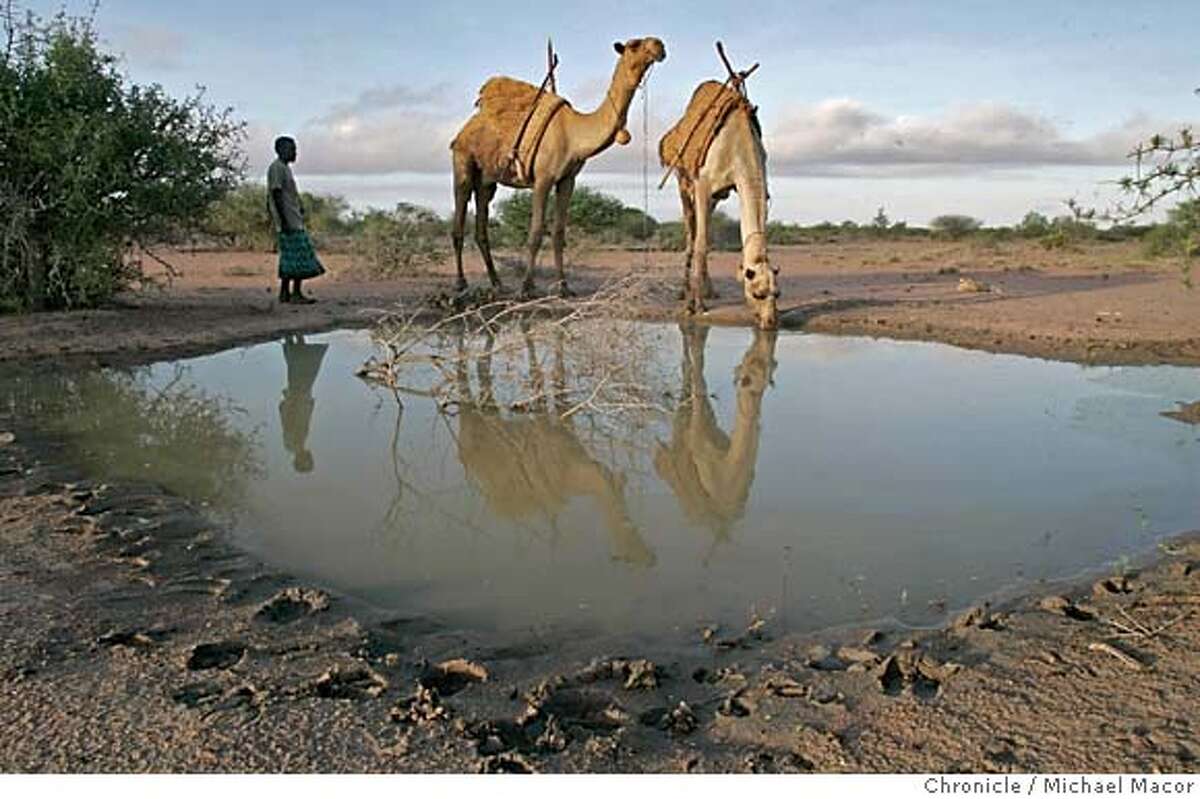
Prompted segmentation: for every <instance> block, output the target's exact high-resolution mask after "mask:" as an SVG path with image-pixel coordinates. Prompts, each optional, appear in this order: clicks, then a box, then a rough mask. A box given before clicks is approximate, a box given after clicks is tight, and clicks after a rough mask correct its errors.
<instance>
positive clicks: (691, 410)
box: [654, 325, 776, 540]
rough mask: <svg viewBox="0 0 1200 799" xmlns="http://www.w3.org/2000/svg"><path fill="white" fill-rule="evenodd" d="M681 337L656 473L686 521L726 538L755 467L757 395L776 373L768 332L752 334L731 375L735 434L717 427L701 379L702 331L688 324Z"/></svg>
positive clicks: (771, 333) (739, 514)
mask: <svg viewBox="0 0 1200 799" xmlns="http://www.w3.org/2000/svg"><path fill="white" fill-rule="evenodd" d="M680 330H681V333H682V335H683V363H682V372H683V388H682V391H681V393H682V396H683V399H682V401H681V402H680V403H679V406H678V407H677V408H676V410H675V418H674V420H673V422H672V425H671V441H670V443H669V444H664V443H661V442H660V444H659V446H658V449H657V451H656V453H655V456H654V466H655V469H656V470H657V471H658V474H659V476H660V477H662V479H663V480H664V481H665V482H666V483H667V484H668V485H670V486H671V490H672V491H673V492H674V493H675V496H676V498H677V499H678V500H679V504H680V506H681V507H682V508H683V512H684V513H685V514H686V515H687V517H688V518H689V519H690V520H692V521H693V522H695V523H697V524H703V525H704V526H706V527H708V528H709V529H711V530H712V531H713V533H714V534H715V535H716V537H717V540H722V539H725V538H727V537H728V535H729V530H730V528H731V527H732V526H733V524H734V523H735V522H736V521H737V520H738V519H740V518H741V517H742V516H743V514H745V512H746V500H747V498H748V497H749V496H750V486H751V484H752V483H753V482H754V467H755V463H756V461H757V460H758V440H759V432H760V430H761V425H760V422H759V415H760V412H761V410H762V398H763V393H764V392H765V391H766V389H767V386H768V385H770V383H771V378H772V375H773V374H774V372H775V338H776V334H775V333H774V331H762V330H755V331H754V341H753V343H751V345H750V347H749V348H748V349H747V350H746V354H745V355H744V356H743V357H742V362H741V363H740V364H739V365H738V367H737V369H736V370H734V381H735V384H736V387H737V388H736V390H737V410H736V415H735V418H734V423H733V432H732V434H731V435H726V433H725V431H723V430H722V429H721V427H720V425H719V424H718V423H717V416H716V413H715V412H714V411H713V407H712V402H711V401H710V398H709V393H708V383H707V381H706V380H705V379H704V349H705V344H706V343H707V339H708V328H707V327H703V326H694V325H687V326H682V327H681V328H680Z"/></svg>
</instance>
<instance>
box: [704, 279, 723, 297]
mask: <svg viewBox="0 0 1200 799" xmlns="http://www.w3.org/2000/svg"><path fill="white" fill-rule="evenodd" d="M720 296H721V295H720V293H719V292H718V291H717V290H716V289H715V288H713V287H712V284H711V283H709V284H708V285H707V286H705V287H704V299H706V300H715V299H718V298H719V297H720Z"/></svg>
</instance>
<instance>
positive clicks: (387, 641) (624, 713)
mask: <svg viewBox="0 0 1200 799" xmlns="http://www.w3.org/2000/svg"><path fill="white" fill-rule="evenodd" d="M733 258H734V256H732V255H724V254H722V255H719V256H717V258H716V259H715V264H714V274H715V276H716V277H718V278H719V288H720V289H721V290H722V292H723V294H724V297H725V298H726V299H725V300H724V302H725V303H726V305H725V306H723V307H719V308H717V309H715V310H714V313H713V314H712V316H713V317H714V318H715V320H716V321H721V322H733V321H741V320H744V318H745V315H744V313H742V312H741V311H740V310H739V308H738V306H739V305H740V298H738V297H737V295H736V292H735V286H734V285H733V283H732V280H731V278H730V275H731V273H732V263H733ZM774 259H775V262H776V263H777V264H778V265H779V266H780V268H781V271H782V275H783V278H784V279H783V290H784V299H785V305H786V307H787V308H788V309H789V310H788V312H787V313H786V314H785V317H784V319H785V323H786V324H788V325H790V326H800V327H804V328H805V329H807V330H820V331H822V332H851V333H869V334H872V335H889V336H896V337H904V338H922V339H929V340H940V341H948V342H952V343H955V344H962V345H966V346H973V347H980V348H985V349H991V350H997V351H1006V352H1020V353H1029V354H1035V355H1042V356H1053V357H1060V358H1066V359H1070V360H1079V361H1090V362H1121V363H1148V362H1153V363H1158V362H1171V363H1181V364H1196V363H1200V313H1197V312H1198V311H1200V304H1198V303H1200V299H1197V297H1198V295H1197V294H1195V293H1194V292H1190V291H1188V290H1186V289H1184V288H1183V286H1182V285H1181V283H1180V278H1179V273H1178V272H1177V271H1176V270H1175V269H1174V268H1173V267H1171V266H1170V265H1166V264H1145V263H1141V262H1138V260H1137V255H1136V250H1135V249H1134V248H1132V247H1127V246H1124V245H1106V246H1102V247H1096V248H1095V249H1093V250H1089V251H1087V252H1084V253H1070V252H1068V253H1062V252H1057V251H1056V252H1050V253H1047V252H1046V251H1044V250H1041V249H1040V248H1037V247H1031V246H1025V245H1011V246H1009V245H1004V246H1001V247H1000V248H997V249H982V248H978V247H974V246H972V245H958V244H949V243H947V244H931V243H929V242H902V243H874V244H869V245H862V246H859V245H849V244H842V245H819V246H813V247H804V248H794V249H789V250H783V251H776V252H775V253H774ZM647 260H648V261H649V266H647V265H646V262H647ZM677 260H678V256H676V255H671V254H662V255H651V256H649V257H648V258H647V257H645V256H643V255H642V254H628V253H593V254H583V255H581V256H580V261H581V262H583V263H585V264H586V265H587V266H586V267H585V268H580V269H578V270H577V271H576V275H577V279H576V284H577V286H579V287H581V288H586V287H588V286H591V285H597V284H598V283H599V282H601V281H602V280H603V279H604V277H605V276H606V275H608V274H612V273H613V272H614V271H616V270H624V269H626V268H630V267H633V268H643V269H645V268H649V269H652V270H655V271H656V272H661V273H662V274H663V276H664V280H668V279H670V280H675V279H677V278H678V274H677V269H678V267H677ZM178 261H179V265H180V266H181V267H182V268H183V269H184V276H183V277H182V278H181V279H180V280H179V281H177V282H176V283H175V285H174V286H173V287H171V288H170V289H169V290H167V291H166V292H164V293H161V294H143V295H137V296H132V297H128V298H125V299H124V300H123V301H122V303H121V304H120V305H117V306H114V307H111V308H105V309H102V310H98V311H90V312H86V313H79V314H47V315H44V316H34V317H5V318H0V358H3V359H5V360H25V361H30V360H31V359H32V361H35V362H37V361H41V362H42V363H49V362H54V361H61V360H71V359H75V358H83V359H86V360H96V361H98V362H105V363H108V362H123V363H133V362H144V361H150V360H156V359H159V358H164V357H169V356H177V355H181V354H187V353H196V352H201V351H206V350H212V349H216V348H220V347H224V346H228V345H232V344H236V343H242V342H246V341H251V340H255V339H262V338H269V337H274V336H277V335H279V334H281V333H283V332H286V331H291V330H313V329H320V328H329V327H335V326H344V325H357V324H365V323H367V322H368V321H369V319H370V318H371V315H372V313H373V312H375V311H376V310H377V309H380V308H383V307H387V306H389V305H390V304H392V303H394V302H395V301H397V300H398V299H407V300H414V299H416V298H419V297H420V296H423V295H425V294H428V293H429V292H430V291H431V290H433V289H434V288H435V287H437V286H442V285H445V284H447V283H448V281H447V277H446V275H447V274H448V273H447V272H446V270H445V268H444V267H443V268H442V269H441V270H439V274H437V275H433V276H423V277H419V278H413V279H409V280H404V281H393V282H384V283H369V282H362V281H358V280H355V279H353V277H352V275H351V274H350V270H349V268H348V265H347V264H345V263H344V262H342V261H341V260H340V259H337V258H331V259H329V265H330V266H331V269H332V272H333V275H332V276H331V277H330V278H327V279H324V280H322V281H319V282H315V283H314V284H313V286H312V293H313V294H314V295H315V296H317V297H318V298H319V299H320V300H321V302H320V303H319V304H317V305H314V306H310V307H291V306H284V307H279V306H276V305H275V304H274V303H273V302H272V295H273V292H274V286H273V285H272V281H271V278H270V275H271V272H272V257H271V256H270V255H269V254H266V255H253V254H195V255H187V254H184V255H180V256H179V257H178ZM471 268H472V269H473V272H474V275H475V276H476V278H475V279H476V280H478V277H477V276H478V275H479V274H480V270H479V269H478V264H477V263H474V262H473V263H472V267H471ZM952 270H957V271H952ZM964 277H965V278H969V279H970V280H972V281H975V285H974V286H971V287H973V288H985V289H990V290H986V291H959V288H958V287H959V281H960V280H961V279H962V278H964ZM544 280H545V279H544V278H543V282H544ZM509 282H510V283H515V280H514V279H512V278H511V277H510V278H509ZM673 310H674V308H673V304H668V303H667V302H666V301H661V302H660V305H659V306H658V311H657V312H658V313H659V314H661V315H670V314H671V313H673ZM1186 421H1187V420H1181V423H1184V422H1186ZM65 461H66V457H65V455H64V454H63V450H62V444H61V442H56V441H53V440H50V439H46V438H44V437H42V436H41V435H40V434H39V433H38V432H37V430H36V420H29V419H19V418H13V417H12V416H6V411H5V410H4V409H3V408H0V643H2V645H0V717H3V718H4V719H5V721H6V732H7V734H6V735H5V736H4V737H3V738H2V739H0V769H2V770H3V771H123V772H124V771H306V772H309V771H322V772H329V771H334V772H347V771H508V772H524V771H556V772H559V771H566V772H571V771H588V772H598V771H605V772H607V771H622V772H625V771H639V772H640V771H702V772H713V771H719V772H762V771H801V772H803V771H822V772H826V771H868V772H897V771H899V772H923V771H931V772H947V771H1014V772H1029V771H1035V772H1080V771H1083V772H1091V771H1126V772H1128V771H1134V772H1149V771H1166V772H1195V771H1198V770H1200V760H1198V758H1200V730H1198V729H1197V721H1196V719H1200V533H1191V534H1187V533H1183V534H1181V535H1180V536H1178V537H1176V538H1175V539H1172V540H1171V541H1169V542H1166V543H1165V544H1164V545H1162V546H1161V547H1160V551H1159V552H1157V553H1153V554H1152V555H1150V556H1148V557H1147V559H1146V561H1145V563H1142V564H1136V567H1135V568H1132V569H1129V568H1127V569H1126V570H1125V571H1124V573H1122V574H1113V575H1103V574H1102V575H1093V576H1091V577H1089V578H1088V579H1086V580H1083V581H1081V582H1078V583H1072V584H1064V585H1055V586H1049V585H1048V586H1044V588H1043V589H1042V590H1041V591H1040V592H1039V593H1037V594H1036V595H1028V596H1021V597H1016V598H1010V599H1007V600H1004V601H1002V602H1000V601H998V602H997V603H996V604H995V605H994V606H990V607H988V606H980V607H977V608H974V609H972V610H971V611H968V612H967V613H965V614H963V615H962V616H960V617H959V618H958V619H957V620H956V621H955V622H954V623H952V624H950V625H948V626H946V627H945V628H942V629H937V630H929V631H919V632H913V631H908V630H902V629H898V628H894V627H887V626H884V627H880V628H878V629H872V630H867V629H859V628H845V629H837V630H830V631H825V632H823V633H818V634H814V635H806V636H790V635H786V634H784V633H783V632H781V631H776V630H773V629H772V628H771V626H770V625H769V624H768V625H766V626H765V627H761V628H760V627H758V626H757V625H752V626H751V628H749V629H747V630H744V631H742V630H721V631H717V633H716V634H714V635H711V636H705V635H702V633H701V632H700V631H697V634H696V640H695V644H694V646H693V647H691V648H690V649H689V650H687V651H685V652H682V653H681V652H675V653H672V654H666V655H664V654H663V653H660V652H650V651H645V652H643V651H606V650H605V647H604V646H603V645H602V644H597V643H596V642H595V641H559V640H554V641H547V640H542V639H539V638H536V637H531V638H528V639H522V640H503V641H497V640H492V639H489V638H487V637H484V636H481V635H476V634H469V633H465V632H463V631H461V630H455V629H448V628H444V627H441V626H439V625H437V624H435V623H433V622H431V621H429V620H427V619H423V618H419V617H397V616H384V615H380V613H379V612H378V611H376V610H373V609H371V608H369V607H365V606H363V605H360V604H358V603H356V602H354V601H353V600H351V599H349V598H347V597H341V596H337V595H332V594H330V593H327V592H326V591H324V590H322V589H321V587H319V586H315V585H309V584H306V583H304V582H302V581H300V580H298V579H296V578H295V577H292V576H289V575H287V574H282V573H279V572H277V571H275V570H273V569H271V568H269V567H268V566H265V565H263V564H261V563H257V562H255V561H253V560H252V559H251V558H249V557H248V556H247V555H245V554H244V553H242V552H240V551H238V550H235V549H233V548H232V547H231V545H230V544H229V543H228V541H227V539H226V537H225V536H224V535H223V534H222V532H221V530H220V528H219V527H218V526H216V525H214V523H213V522H212V521H211V520H210V519H209V518H208V517H207V516H206V515H205V513H204V509H203V508H200V507H194V506H192V505H190V504H189V503H187V502H186V501H184V500H182V499H181V498H179V497H175V496H170V495H168V494H166V493H164V492H163V491H162V490H161V489H160V488H157V487H155V486H151V485H138V484H121V485H105V484H100V483H95V482H90V481H87V480H83V479H82V478H81V476H80V475H79V474H78V473H77V472H75V471H74V470H73V469H72V468H71V467H69V466H68V465H66V463H65Z"/></svg>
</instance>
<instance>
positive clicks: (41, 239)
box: [0, 14, 242, 309]
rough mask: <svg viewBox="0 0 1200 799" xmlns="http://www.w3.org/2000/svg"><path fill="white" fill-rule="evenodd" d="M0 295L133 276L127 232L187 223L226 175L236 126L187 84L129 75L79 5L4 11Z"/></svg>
mask: <svg viewBox="0 0 1200 799" xmlns="http://www.w3.org/2000/svg"><path fill="white" fill-rule="evenodd" d="M4 24H5V27H6V29H7V33H8V37H9V40H10V42H11V46H10V47H9V48H7V49H6V50H5V51H4V52H3V53H0V211H2V212H3V214H4V215H3V217H2V218H0V229H2V230H3V233H2V239H0V243H2V244H3V246H4V252H3V256H2V257H0V265H2V266H3V269H4V272H3V274H2V275H0V291H3V294H2V295H0V302H2V303H3V304H4V305H5V306H7V307H19V308H35V309H36V308H70V307H78V306H86V305H91V304H94V303H96V302H99V301H101V300H103V299H105V298H107V297H109V296H111V295H112V294H113V293H114V292H116V291H118V290H120V289H121V288H123V287H125V286H127V285H129V284H130V282H132V281H133V280H136V279H137V277H138V276H139V270H138V268H137V265H136V263H135V262H133V261H131V260H130V259H129V258H128V257H127V256H128V254H129V252H130V250H131V247H132V246H133V245H135V244H139V243H141V244H145V243H151V242H154V241H157V240H158V239H160V238H162V237H164V236H166V235H168V234H170V233H171V232H172V231H174V230H178V229H179V228H181V227H185V226H189V225H195V224H196V223H197V222H198V221H199V220H200V219H201V218H202V216H203V215H204V213H205V211H206V209H207V208H208V206H209V205H210V204H211V203H212V202H213V201H215V200H216V199H218V198H220V197H221V196H223V195H224V194H225V193H226V192H227V191H228V190H229V189H230V188H232V187H233V186H234V185H236V183H237V180H238V178H239V176H240V172H241V168H242V164H241V160H240V156H239V155H238V154H237V153H236V150H235V145H236V143H237V141H238V140H239V139H240V137H241V132H242V126H241V124H239V123H237V122H234V121H233V120H232V118H231V113H230V111H229V110H224V111H218V110H215V109H213V108H212V107H210V106H208V105H206V104H205V103H204V102H203V101H202V95H201V94H196V95H193V96H190V97H187V98H185V99H183V100H176V99H174V98H172V97H170V96H168V95H167V94H166V92H165V91H164V90H163V89H162V87H161V86H157V85H152V86H138V85H133V84H130V83H129V82H128V81H127V80H126V78H125V77H124V76H123V75H122V74H121V73H120V72H119V70H118V67H117V58H116V57H115V56H113V55H110V54H108V53H104V52H102V51H101V50H100V49H99V47H98V45H97V39H96V33H95V31H94V30H93V28H92V25H91V22H90V20H88V19H73V18H68V17H66V16H65V15H61V14H60V15H59V16H57V17H55V18H54V19H52V20H50V21H48V22H47V21H43V20H41V19H40V18H38V17H36V16H34V15H32V14H30V15H27V16H26V17H25V18H24V19H23V21H18V20H15V19H13V18H12V17H11V15H10V16H7V17H6V18H5V19H4Z"/></svg>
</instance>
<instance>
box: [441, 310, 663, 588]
mask: <svg viewBox="0 0 1200 799" xmlns="http://www.w3.org/2000/svg"><path fill="white" fill-rule="evenodd" d="M526 334H527V335H526V337H525V343H526V347H527V356H528V358H529V363H531V364H539V363H540V361H539V360H538V358H537V354H536V345H535V342H534V340H533V337H532V336H531V335H528V331H526ZM465 348H466V347H465V342H464V341H462V340H460V342H459V351H460V352H462V351H464V350H465ZM491 351H492V350H490V349H489V350H486V351H485V352H487V353H488V354H485V355H484V356H483V357H482V358H481V359H480V360H479V361H477V362H476V370H475V371H476V376H477V379H478V380H479V386H478V399H476V392H475V391H473V389H472V387H471V381H470V375H469V372H468V369H467V362H466V359H464V358H458V359H457V361H456V363H457V366H456V381H457V389H456V391H457V396H458V397H460V398H461V401H462V403H461V405H460V406H459V409H458V416H457V420H458V437H457V442H458V454H459V459H460V461H461V462H462V465H463V469H464V470H465V471H466V473H467V475H468V477H469V478H470V479H471V480H472V481H473V482H474V483H475V485H476V487H477V488H478V489H479V491H480V493H481V494H482V495H483V497H484V499H485V501H486V503H487V505H488V507H489V508H490V509H491V510H492V511H493V512H494V513H495V514H496V515H498V516H501V517H503V518H505V519H508V520H511V521H518V520H521V519H525V518H528V517H530V516H533V515H537V516H542V517H544V518H546V519H547V520H548V521H549V522H550V524H551V529H552V530H553V531H557V526H556V525H555V520H556V518H557V517H558V516H559V515H560V514H561V513H562V511H563V510H564V509H565V508H566V507H567V505H568V504H569V502H570V501H571V500H572V499H573V498H574V497H579V496H587V497H591V498H593V499H594V500H595V501H596V502H597V504H598V505H599V507H600V509H601V512H602V514H603V517H604V522H605V526H606V527H607V528H608V531H609V535H610V537H611V543H612V552H613V557H614V558H615V559H617V560H623V561H627V562H631V563H635V564H639V565H651V564H653V563H654V560H655V557H654V553H653V552H652V551H651V550H650V549H649V548H648V547H647V546H646V544H645V542H644V541H643V540H642V538H641V535H640V533H639V532H638V530H637V528H636V527H635V526H634V525H633V522H632V521H631V520H630V517H629V511H628V508H627V507H626V503H625V497H624V489H625V476H624V475H623V474H621V473H618V472H613V471H611V470H610V469H609V468H608V467H606V466H604V465H603V464H601V463H600V462H598V461H596V460H595V459H594V458H593V457H592V456H591V455H590V454H588V452H587V450H586V449H585V448H584V447H583V445H582V444H581V443H580V441H579V439H578V437H577V436H576V435H575V432H574V430H573V429H572V426H571V423H570V421H571V420H570V417H567V418H564V417H563V414H562V412H561V409H562V407H563V405H562V404H561V403H562V400H563V393H562V392H561V391H559V387H558V386H551V388H550V389H549V390H547V389H546V387H545V376H544V372H543V371H542V369H541V367H540V366H537V367H532V368H531V374H530V376H529V383H530V385H531V388H532V396H535V397H537V398H538V399H537V400H536V401H533V402H530V403H528V404H526V405H524V406H522V410H524V411H526V412H524V413H521V414H519V415H515V416H512V417H505V416H503V415H502V414H501V411H500V408H499V406H498V405H497V403H495V402H494V398H495V396H496V388H495V385H494V383H493V382H491V381H492V380H493V374H494V370H493V368H492V363H491V358H492V355H491V354H490V353H491ZM562 371H563V370H560V369H559V368H558V366H557V365H556V366H555V367H553V369H552V382H554V381H557V380H559V379H561V376H562ZM556 534H557V533H556Z"/></svg>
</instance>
